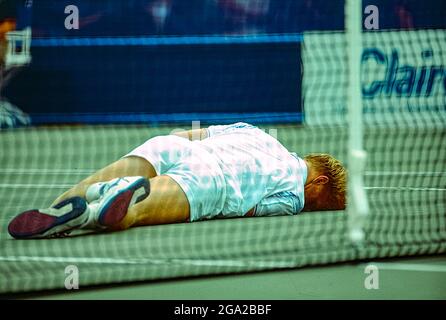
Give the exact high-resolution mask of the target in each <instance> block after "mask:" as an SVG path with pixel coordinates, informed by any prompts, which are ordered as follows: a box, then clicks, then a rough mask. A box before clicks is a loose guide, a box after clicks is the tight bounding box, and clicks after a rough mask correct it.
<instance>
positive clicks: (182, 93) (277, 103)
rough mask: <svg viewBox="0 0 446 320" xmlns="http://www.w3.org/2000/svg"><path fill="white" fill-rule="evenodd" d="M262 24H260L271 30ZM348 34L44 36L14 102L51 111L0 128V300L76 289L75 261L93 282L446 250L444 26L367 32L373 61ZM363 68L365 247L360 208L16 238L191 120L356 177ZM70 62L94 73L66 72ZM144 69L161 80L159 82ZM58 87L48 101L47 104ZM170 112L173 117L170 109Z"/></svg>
mask: <svg viewBox="0 0 446 320" xmlns="http://www.w3.org/2000/svg"><path fill="white" fill-rule="evenodd" d="M256 1H260V0H256ZM247 2H249V1H247ZM260 2H263V1H260ZM265 2H268V1H265ZM333 3H334V2H333ZM340 3H341V2H340ZM271 6H272V5H271ZM262 8H263V7H262ZM228 10H229V9H228ZM259 10H260V9H259ZM274 10H276V11H274V12H275V13H276V14H277V12H283V13H286V15H287V16H290V15H291V14H292V12H289V11H286V10H292V7H289V6H288V7H287V6H284V7H283V8H274ZM277 10H279V11H277ZM260 11H261V10H260ZM262 12H263V11H262ZM256 17H257V18H256V19H257V20H255V21H256V24H258V23H261V21H263V20H259V19H260V18H259V17H258V16H256ZM314 17H317V15H315V16H314ZM314 19H316V18H314ZM346 19H348V17H346ZM266 20H267V19H266ZM266 20H265V21H266ZM259 21H260V22H259ZM315 21H317V19H316V20H315ZM284 25H285V23H284ZM336 29H337V27H336V28H335V27H333V28H332V30H328V31H315V30H314V28H313V30H310V31H308V32H307V31H305V32H303V33H298V34H297V33H291V32H289V33H286V32H278V31H277V30H275V34H274V35H271V34H265V32H264V30H263V29H262V31H261V32H260V34H256V33H254V34H253V33H249V34H244V35H237V36H234V35H233V36H221V35H212V36H200V37H187V36H185V37H164V38H159V37H158V36H157V37H145V38H144V37H139V38H129V37H128V35H126V37H122V38H116V37H114V38H101V37H99V36H100V35H99V36H98V35H97V34H95V35H93V36H92V37H91V38H86V37H77V38H76V37H74V38H68V39H67V37H66V35H64V37H61V36H54V37H51V38H35V39H33V41H34V46H33V47H32V52H34V54H35V55H34V56H33V63H34V65H32V66H31V67H30V68H29V70H30V71H29V75H30V77H28V78H27V79H26V80H23V79H22V80H20V79H18V82H19V84H18V85H17V87H12V88H10V91H9V92H10V94H12V95H13V94H14V92H15V93H17V92H19V91H21V90H23V92H29V96H26V95H21V96H19V95H18V94H17V95H16V102H17V104H18V105H20V106H22V105H23V107H24V109H25V110H26V111H29V110H27V109H26V108H32V103H31V100H32V101H34V103H35V104H36V105H37V106H41V107H42V109H40V111H41V110H43V111H42V112H39V110H38V109H35V112H34V113H33V112H30V114H31V115H32V116H33V117H34V123H35V126H32V127H28V128H20V129H14V130H3V131H2V132H0V150H1V153H0V203H1V204H2V207H1V210H0V219H1V220H0V221H1V225H2V230H3V232H2V233H1V234H0V239H1V243H0V292H2V293H11V292H23V291H32V290H43V289H61V290H64V289H65V288H66V281H67V275H68V274H67V270H68V271H69V270H70V269H69V267H70V266H75V267H76V268H77V269H78V271H79V286H80V287H81V288H82V287H86V286H90V285H98V284H106V283H123V282H130V281H145V280H154V279H166V278H176V277H185V276H197V275H211V274H225V273H238V272H250V271H259V270H270V269H283V268H297V267H303V266H312V265H321V264H327V263H336V262H345V261H357V260H364V259H375V258H388V257H398V256H408V255H422V254H438V253H444V252H445V251H446V109H445V105H446V104H445V91H446V88H445V83H446V82H445V79H446V76H445V70H446V69H445V68H446V67H445V66H446V48H445V43H446V41H445V40H446V31H445V30H444V29H438V28H437V29H422V28H419V29H411V30H378V31H363V32H362V34H361V36H362V42H361V43H362V49H361V50H362V51H361V52H360V56H356V57H353V58H352V57H351V55H349V51H348V50H349V45H348V44H349V41H350V40H351V39H350V40H349V39H348V36H346V32H345V31H344V30H336ZM341 29H342V28H341ZM294 31H295V30H294ZM117 36H120V35H119V34H117ZM166 39H167V40H166ZM169 41H170V42H169ZM188 41H189V42H188ZM132 43H133V44H132ZM139 55H149V57H151V58H153V59H141V58H140V57H139V58H138V56H139ZM117 56H118V57H119V59H118V58H117ZM45 57H47V58H45ZM48 57H49V58H48ZM213 57H214V59H213ZM90 58H91V60H89V59H90ZM133 58H134V59H137V60H136V61H138V63H132V59H133ZM163 58H164V59H163ZM101 59H102V60H101ZM350 59H357V60H356V61H358V63H359V62H360V63H361V83H362V84H361V89H362V98H361V101H360V103H361V104H362V108H361V109H362V112H361V113H360V114H361V116H360V118H359V119H358V121H361V123H362V125H363V133H362V134H361V133H360V132H358V134H360V135H361V137H360V138H361V141H362V145H363V149H364V150H365V151H366V154H367V158H366V162H365V169H364V171H363V172H359V174H360V175H361V176H362V177H363V182H364V183H363V184H364V186H363V188H364V190H365V192H366V196H367V198H366V199H363V200H364V201H367V203H368V205H369V208H370V209H369V213H368V214H367V215H366V216H365V217H364V219H363V221H362V222H361V224H360V227H361V229H362V230H363V232H364V239H363V241H361V242H354V241H352V239H351V238H350V237H349V235H350V226H349V220H350V219H351V217H350V215H351V214H355V213H354V212H353V213H352V212H347V211H327V212H308V213H302V214H298V215H296V216H282V217H262V218H250V219H248V218H245V219H219V220H214V221H204V222H196V223H187V224H172V225H162V226H150V227H139V228H134V229H130V230H126V231H123V232H115V233H105V234H93V235H84V236H76V237H68V238H62V239H45V240H26V241H19V240H12V239H11V238H10V237H9V236H8V235H7V232H6V226H7V223H8V222H9V221H10V219H12V217H13V216H14V215H15V214H17V213H19V212H21V211H23V210H26V209H30V208H42V207H47V206H48V204H49V203H51V202H52V200H53V199H54V198H55V197H56V196H57V195H58V194H60V193H61V192H63V191H64V190H65V189H67V188H69V187H70V186H72V185H73V184H74V183H76V182H78V181H79V180H81V179H83V178H84V177H86V176H87V175H89V174H91V173H93V172H94V171H96V170H97V169H99V168H101V167H103V166H105V165H107V164H108V163H110V162H112V161H115V160H116V159H118V158H119V157H121V156H122V155H124V154H126V153H127V152H128V151H129V150H131V149H133V148H134V147H136V146H138V145H140V144H141V143H143V142H144V141H145V140H147V139H148V138H150V137H153V136H156V135H163V134H169V133H170V132H172V130H174V129H176V128H182V129H186V130H187V129H191V127H190V125H189V124H188V123H189V121H191V120H199V121H201V125H202V126H206V125H209V124H220V123H230V122H236V121H247V122H251V123H253V124H255V125H258V126H259V127H260V128H261V129H264V130H265V131H266V132H268V133H270V134H272V135H274V136H276V137H277V139H278V140H279V141H280V142H282V143H283V145H284V146H285V147H287V148H288V149H289V150H290V151H294V152H297V153H298V154H299V155H301V156H303V155H305V154H307V153H313V152H323V153H330V154H332V155H333V156H335V157H336V158H338V159H339V160H340V161H341V162H343V163H344V164H345V165H346V166H347V168H348V169H351V168H352V166H353V164H352V163H351V159H350V158H349V152H350V151H351V150H350V149H351V146H350V144H349V142H350V139H351V131H350V130H349V129H350V127H351V126H352V120H351V118H349V109H348V105H347V101H348V98H349V96H350V95H352V93H351V92H350V90H351V89H350V88H351V86H349V82H348V81H349V76H348V75H349V72H350V71H351V70H350V69H349V68H351V65H352V64H351V61H350ZM142 60H144V61H142ZM92 61H96V62H97V61H102V63H100V64H96V63H92ZM116 61H121V62H120V63H117V62H116ZM139 63H140V64H139ZM69 65H75V66H76V68H77V70H80V73H83V76H84V77H85V79H84V78H83V77H81V76H80V73H75V72H74V73H73V72H71V73H70V72H68V71H69V69H67V68H68V67H67V66H69ZM141 70H143V71H144V72H149V71H151V72H152V73H151V74H152V75H156V78H157V79H158V80H159V81H157V82H156V81H153V79H148V80H147V79H146V78H145V77H147V74H146V75H145V76H144V75H143V73H141ZM25 74H26V73H25ZM66 74H69V75H70V77H67V76H65V75H66ZM42 75H49V77H47V81H46V82H39V81H38V79H41V77H42ZM89 75H91V76H92V78H91V79H93V80H92V81H91V82H90V81H89V79H90V78H89V77H88V76H89ZM176 76H180V77H176ZM64 79H67V80H66V81H65V80H64ZM76 79H78V80H79V81H75V80H76ZM91 79H90V80H91ZM98 80H99V81H98ZM20 81H21V82H20ZM82 81H84V82H82ZM155 82H156V83H155ZM101 84H105V85H101ZM358 85H359V84H358ZM42 86H43V87H42ZM45 87H46V88H48V89H49V92H50V93H46V94H45V95H38V92H39V90H41V89H42V88H45ZM23 88H26V89H27V90H24V89H23ZM144 88H145V89H146V91H145V92H142V91H143V89H144ZM73 92H74V94H73ZM96 95H97V96H100V97H99V98H95V96H96ZM126 97H127V98H126ZM69 98H72V99H71V100H70V99H69ZM231 102H232V103H233V105H232V107H231ZM94 103H102V104H101V106H99V107H97V108H96V109H94V110H96V112H95V113H92V112H90V113H87V112H85V110H86V109H88V108H91V107H93V106H92V105H93V104H94ZM256 103H257V107H256V106H254V105H255V104H256ZM119 104H123V105H122V106H121V109H119V108H118V109H117V108H116V105H119ZM251 104H252V105H253V106H251ZM268 104H269V107H267V105H268ZM58 105H59V106H60V105H63V106H64V108H66V109H64V108H60V107H59V108H58ZM85 105H86V106H88V108H86V107H85ZM127 105H128V108H129V110H126V108H127ZM136 105H146V107H145V108H146V109H140V108H136V107H135V106H136ZM174 105H176V106H177V108H176V109H175V108H174ZM203 106H205V107H203ZM259 106H260V107H259ZM84 108H85V109H84ZM107 108H109V109H112V111H110V110H108V109H107ZM132 108H135V109H132ZM156 108H160V109H156ZM231 108H233V109H231ZM258 108H260V109H258ZM147 109H149V110H148V111H147ZM141 110H144V112H143V111H141ZM159 110H167V111H169V112H174V111H176V113H173V114H169V115H166V114H163V115H160V114H159ZM184 110H192V111H193V112H185V111H184ZM240 110H243V112H240ZM126 111H129V112H126ZM203 111H205V112H203ZM237 111H238V112H237ZM157 112H158V113H157ZM107 117H108V118H107ZM120 119H121V120H120ZM122 119H124V120H122ZM55 122H56V123H57V122H59V123H57V124H56V125H54V123H55ZM60 122H71V123H78V122H81V123H82V124H80V125H70V126H66V125H61V124H60ZM97 122H103V123H108V124H97ZM110 122H111V123H112V124H110ZM116 122H127V124H126V125H122V124H116ZM49 123H50V124H52V125H47V124H49ZM85 123H87V124H85ZM135 123H139V124H135ZM348 209H349V208H348ZM67 268H68V269H67Z"/></svg>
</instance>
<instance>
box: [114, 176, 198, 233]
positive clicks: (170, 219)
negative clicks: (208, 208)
mask: <svg viewBox="0 0 446 320" xmlns="http://www.w3.org/2000/svg"><path fill="white" fill-rule="evenodd" d="M189 212H190V206H189V201H188V200H187V197H186V194H185V193H184V191H183V190H182V189H181V187H180V186H179V185H178V183H177V182H176V181H175V180H174V179H172V178H171V177H169V176H167V175H161V176H157V177H155V178H152V179H150V194H149V196H148V197H147V198H146V199H144V200H143V201H141V202H139V203H137V204H135V205H134V206H132V207H131V208H130V209H129V210H128V212H127V215H126V216H125V218H124V219H123V220H122V221H121V222H120V223H119V224H118V225H116V226H114V227H113V228H112V229H113V230H125V229H128V228H130V227H136V226H148V225H158V224H169V223H181V222H186V221H188V220H189Z"/></svg>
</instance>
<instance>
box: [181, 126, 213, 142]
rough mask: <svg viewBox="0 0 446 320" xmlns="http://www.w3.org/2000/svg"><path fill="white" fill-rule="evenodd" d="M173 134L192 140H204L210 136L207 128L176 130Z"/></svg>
mask: <svg viewBox="0 0 446 320" xmlns="http://www.w3.org/2000/svg"><path fill="white" fill-rule="evenodd" d="M173 135H175V136H178V137H181V138H185V139H189V140H190V141H193V140H204V139H206V138H207V137H208V131H207V129H205V128H202V129H194V130H188V131H180V132H175V133H173Z"/></svg>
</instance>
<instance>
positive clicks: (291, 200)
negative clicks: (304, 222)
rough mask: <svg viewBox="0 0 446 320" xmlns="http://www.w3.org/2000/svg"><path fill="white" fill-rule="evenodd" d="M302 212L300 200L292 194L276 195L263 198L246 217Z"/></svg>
mask: <svg viewBox="0 0 446 320" xmlns="http://www.w3.org/2000/svg"><path fill="white" fill-rule="evenodd" d="M299 211H300V200H299V198H298V197H297V196H295V195H294V194H293V193H291V192H287V191H285V192H280V193H276V194H274V195H272V196H269V197H267V198H263V199H262V200H261V201H260V203H258V204H257V205H256V206H255V207H254V208H252V209H251V210H249V211H248V212H247V213H246V214H245V217H253V216H283V215H294V214H296V213H298V212H299Z"/></svg>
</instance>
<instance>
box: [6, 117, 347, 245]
mask: <svg viewBox="0 0 446 320" xmlns="http://www.w3.org/2000/svg"><path fill="white" fill-rule="evenodd" d="M345 186H346V171H345V169H344V167H343V166H342V165H341V163H340V162H339V161H338V160H336V159H334V158H333V157H332V156H330V155H327V154H310V155H307V156H306V157H305V158H303V159H301V158H300V157H298V156H297V155H296V154H295V153H290V152H289V151H288V150H287V149H285V147H284V146H282V145H281V144H280V143H279V142H278V141H277V140H276V139H275V138H273V137H272V136H270V135H268V134H267V133H265V132H263V131H262V130H260V129H259V128H257V127H255V126H252V125H249V124H246V123H241V122H239V123H235V124H232V125H217V126H210V127H208V128H204V129H197V130H190V131H187V132H181V133H177V134H173V135H166V136H158V137H154V138H152V139H149V140H147V141H146V142H145V143H143V144H142V145H141V146H139V147H137V148H136V149H134V150H133V151H132V152H130V153H129V154H127V155H126V156H124V157H123V158H121V159H120V160H118V161H116V162H114V163H112V164H110V165H109V166H107V167H105V168H103V169H101V170H99V171H98V172H96V173H94V174H93V175H92V176H90V177H88V178H86V179H85V180H83V181H81V182H80V183H79V184H77V185H76V186H74V187H73V188H72V189H70V190H68V191H67V192H65V193H64V194H62V195H61V196H60V197H58V198H57V199H56V200H55V201H54V203H53V204H52V206H51V207H50V208H48V209H42V210H30V211H25V212H23V213H21V214H19V215H18V216H16V217H15V218H14V219H13V220H12V221H11V222H10V224H9V226H8V231H9V233H10V234H11V236H13V237H14V238H18V239H26V238H44V237H58V236H65V235H67V234H69V233H70V232H72V231H73V230H75V229H89V230H95V231H102V230H123V229H128V228H130V227H135V226H146V225H156V224H167V223H179V222H187V221H191V222H193V221H199V220H207V219H212V218H225V217H250V216H273V215H294V214H297V213H299V212H301V211H314V210H330V209H331V210H337V209H344V208H345V188H346V187H345Z"/></svg>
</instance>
